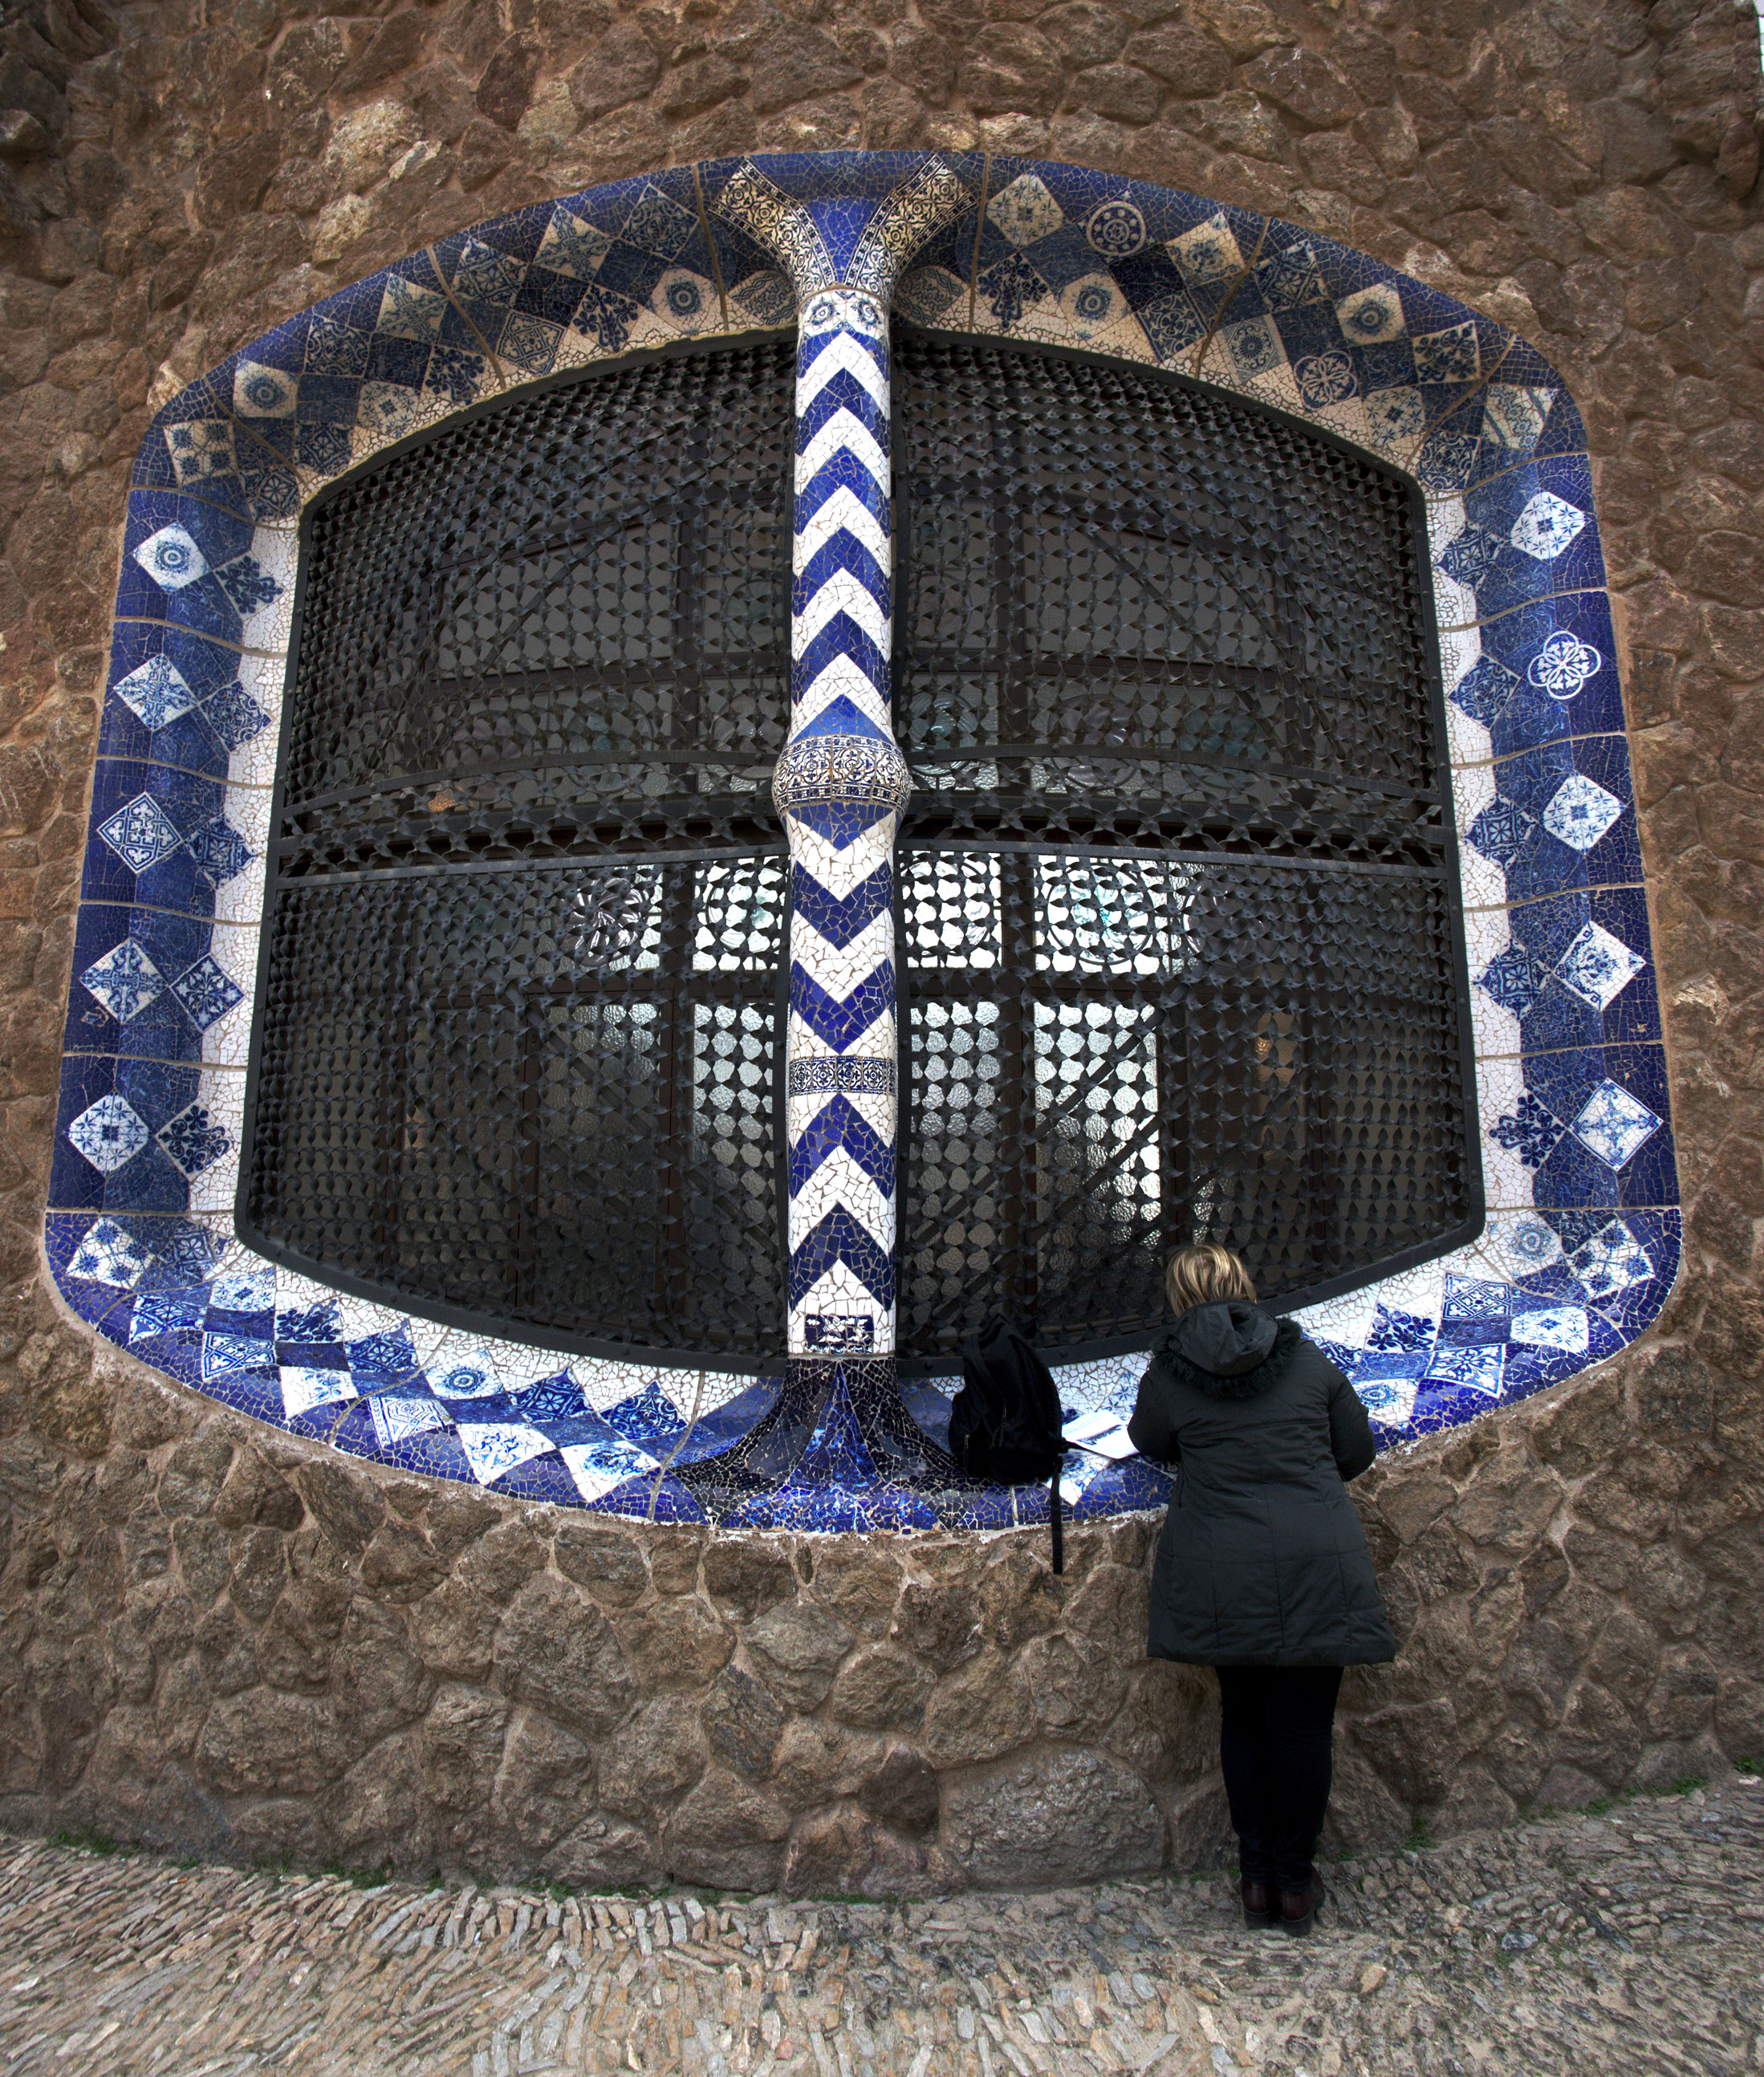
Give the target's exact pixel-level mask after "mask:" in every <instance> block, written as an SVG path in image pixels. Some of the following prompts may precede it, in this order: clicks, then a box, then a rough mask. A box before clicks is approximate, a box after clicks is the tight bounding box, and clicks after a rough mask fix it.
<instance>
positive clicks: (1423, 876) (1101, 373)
mask: <svg viewBox="0 0 1764 2077" xmlns="http://www.w3.org/2000/svg"><path fill="white" fill-rule="evenodd" d="M791 371H792V352H791V349H790V348H789V347H788V345H784V344H768V345H761V346H746V347H733V348H729V347H725V348H716V349H713V350H709V351H705V350H697V351H694V352H689V353H684V354H681V355H680V356H676V357H668V358H662V359H651V360H646V361H645V362H643V364H632V365H629V366H626V367H625V368H618V369H614V370H613V371H611V372H609V373H595V374H592V375H589V376H587V377H580V378H576V379H575V380H573V381H571V382H569V383H568V384H567V385H563V386H560V387H557V388H554V389H551V390H549V391H547V392H543V393H526V394H524V395H522V397H520V398H517V399H515V400H514V401H512V402H508V403H505V404H501V405H497V406H493V407H490V408H489V409H488V410H485V411H483V412H482V413H481V414H475V415H473V416H472V417H470V418H468V419H466V420H464V421H463V422H455V423H454V424H453V425H452V426H451V427H449V428H448V429H447V430H446V431H443V432H442V433H441V434H439V435H437V436H436V437H435V438H434V439H431V440H430V441H428V442H427V443H425V444H422V445H419V446H417V447H413V448H411V449H410V450H409V451H408V452H405V453H403V454H401V455H398V456H394V457H393V458H392V459H391V460H387V461H385V462H384V463H381V464H378V465H377V466H376V467H375V468H373V469H372V471H371V472H368V473H367V474H365V475H364V476H362V477H358V478H356V479H355V480H353V481H351V482H349V483H348V484H347V485H344V486H343V488H342V489H340V490H339V491H338V492H337V493H335V494H333V495H332V496H331V497H329V498H328V499H327V501H326V502H324V503H323V504H322V506H320V508H319V509H318V511H317V513H316V514H314V517H313V518H311V519H310V522H309V524H308V531H307V536H306V554H305V560H304V577H303V591H302V608H301V612H300V616H299V622H298V626H297V651H296V661H295V665H294V669H293V680H292V687H291V699H290V703H289V704H290V718H289V725H288V738H287V743H286V746H285V752H284V765H283V775H282V794H281V823H280V828H279V835H278V839H277V847H276V852H275V859H274V874H273V882H272V891H271V897H270V900H271V909H270V927H269V931H268V951H267V955H266V959H267V966H266V982H265V985H264V989H263V991H262V994H261V999H260V1012H259V1015H260V1026H259V1031H258V1037H257V1044H256V1051H255V1055H254V1060H255V1066H254V1075H253V1086H252V1095H251V1097H250V1098H249V1100H248V1113H249V1115H248V1147H247V1150H246V1159H245V1160H244V1163H243V1168H242V1176H241V1185H240V1204H239V1212H240V1216H241V1219H242V1222H243V1227H244V1230H246V1231H247V1232H248V1234H250V1236H251V1237H252V1238H253V1239H254V1240H255V1241H256V1242H257V1244H258V1245H260V1246H261V1247H264V1249H265V1250H266V1251H268V1252H269V1253H271V1254H272V1255H277V1257H279V1258H280V1259H284V1260H286V1261H289V1262H290V1263H294V1264H296V1265H297V1266H300V1267H306V1268H308V1269H309V1270H310V1272H312V1273H313V1274H314V1275H316V1276H320V1277H324V1278H328V1279H330V1280H333V1281H337V1282H340V1283H343V1284H344V1285H346V1286H347V1287H352V1288H359V1289H361V1290H364V1291H368V1292H373V1293H375V1294H377V1295H380V1296H383V1297H387V1298H389V1299H393V1300H396V1301H398V1302H400V1303H401V1304H404V1305H409V1306H413V1307H414V1308H415V1309H418V1310H421V1311H427V1312H431V1313H438V1314H439V1315H441V1316H443V1317H468V1318H471V1319H473V1320H477V1321H481V1322H483V1323H484V1324H485V1326H486V1327H487V1328H489V1329H500V1330H504V1331H512V1332H514V1333H515V1334H529V1335H532V1336H534V1337H535V1338H536V1337H538V1336H539V1335H542V1334H543V1337H544V1338H546V1339H547V1340H549V1341H551V1342H561V1343H564V1344H565V1345H572V1346H581V1347H589V1348H604V1349H608V1350H617V1351H627V1350H629V1351H635V1350H639V1349H647V1350H653V1351H657V1352H659V1353H664V1354H668V1355H673V1356H675V1357H676V1358H680V1357H690V1356H692V1355H703V1356H706V1357H709V1358H711V1359H714V1360H716V1361H718V1362H720V1363H733V1364H737V1365H738V1364H742V1363H762V1362H764V1361H766V1360H767V1359H768V1358H770V1357H771V1356H772V1355H775V1354H776V1351H777V1350H778V1348H779V1346H780V1341H781V1337H782V1323H783V1320H784V1239H783V1228H782V1213H781V1209H780V1191H781V1188H782V1183H781V1164H780V1158H779V1146H778V1141H779V1134H780V1118H781V1106H782V1097H781V1095H780V1084H781V1079H782V1061H781V1058H780V1055H781V1053H782V1050H783V1049H782V1041H781V1034H782V1023H781V1015H782V1013H781V1009H780V1000H781V998H780V989H781V978H780V969H781V966H782V964H783V959H784V944H785V941H786V938H785V934H786V930H787V916H786V901H787V888H788V880H787V871H786V862H785V858H784V843H783V839H782V836H781V834H780V830H779V828H778V825H777V822H776V817H775V815H774V814H773V813H772V807H771V802H770V799H769V786H770V780H771V772H772V763H773V761H774V760H775V759H776V755H777V753H778V751H779V750H780V747H781V746H782V743H783V741H784V730H785V725H786V719H787V706H788V647H789V645H788V561H789V538H790V535H789V494H790V493H789V480H788V464H789V456H790V448H791V435H792V427H791V410H790V385H791ZM894 441H895V466H896V479H897V481H896V488H897V506H896V513H895V528H896V554H897V610H896V691H895V713H896V727H897V733H898V735H899V737H900V739H901V745H902V747H903V748H904V749H905V752H906V754H907V756H908V758H909V762H910V764H911V765H912V768H913V781H914V787H915V793H914V798H913V805H912V807H911V809H910V810H909V815H908V818H907V822H906V826H905V830H904V832H903V835H902V839H901V851H900V856H899V868H900V871H899V920H900V924H901V965H902V969H903V971H902V1009H903V1024H902V1061H903V1070H904V1087H905V1093H906V1099H907V1101H906V1105H905V1118H904V1122H903V1143H904V1147H903V1151H904V1153H905V1162H904V1164H903V1168H902V1176H901V1213H900V1216H901V1247H900V1307H901V1345H902V1349H903V1351H904V1353H905V1355H906V1356H907V1357H908V1358H909V1359H912V1360H914V1361H916V1362H917V1363H920V1364H922V1365H938V1364H939V1363H940V1358H942V1357H946V1355H947V1352H948V1351H950V1350H951V1348H952V1347H953V1345H954V1343H955V1340H956V1339H957V1338H958V1337H959V1335H960V1334H963V1333H966V1332H970V1331H971V1330H972V1329H973V1328H974V1327H975V1326H977V1324H978V1323H979V1321H980V1319H981V1318H982V1317H984V1314H985V1313H986V1312H987V1311H988V1310H990V1309H994V1308H1003V1309H1006V1310H1008V1311H1009V1312H1012V1313H1014V1314H1016V1315H1017V1317H1021V1318H1023V1319H1025V1320H1026V1321H1028V1322H1030V1324H1031V1325H1032V1326H1034V1328H1035V1330H1037V1331H1038V1334H1040V1336H1041V1338H1042V1339H1043V1340H1044V1341H1045V1342H1047V1343H1048V1344H1049V1345H1050V1346H1051V1347H1059V1348H1062V1349H1065V1350H1078V1349H1080V1348H1083V1347H1101V1346H1104V1345H1106V1344H1108V1343H1109V1342H1114V1343H1117V1344H1119V1343H1121V1342H1130V1341H1132V1340H1134V1339H1135V1338H1143V1337H1144V1336H1145V1335H1146V1334H1147V1333H1148V1332H1150V1331H1151V1330H1154V1329H1155V1326H1157V1324H1158V1322H1159V1316H1160V1313H1161V1310H1162V1297H1161V1286H1160V1276H1159V1265H1160V1262H1161V1258H1162V1255H1163V1253H1164V1252H1165V1251H1167V1248H1168V1247H1170V1246H1171V1244H1173V1243H1174V1242H1175V1241H1176V1240H1178V1239H1180V1238H1187V1237H1188V1236H1190V1235H1216V1236H1218V1237H1220V1238H1228V1239H1229V1240H1231V1241H1232V1242H1234V1244H1236V1245H1238V1246H1241V1247H1244V1249H1245V1250H1246V1252H1247V1253H1248V1255H1250V1259H1251V1260H1252V1262H1253V1263H1254V1266H1255V1267H1256V1269H1257V1271H1258V1273H1259V1275H1260V1276H1261V1277H1262V1278H1263V1280H1264V1282H1265V1284H1266V1287H1267V1289H1268V1291H1269V1292H1271V1293H1273V1294H1288V1295H1291V1294H1296V1293H1297V1292H1300V1291H1305V1292H1310V1291H1321V1290H1322V1289H1325V1288H1329V1287H1330V1286H1331V1285H1332V1284H1342V1283H1343V1282H1346V1281H1358V1280H1363V1279H1365V1278H1367V1277H1368V1276H1371V1275H1372V1274H1374V1273H1376V1272H1379V1271H1380V1270H1387V1269H1388V1268H1390V1267H1392V1266H1394V1265H1396V1264H1397V1263H1400V1262H1402V1261H1404V1260H1405V1259H1417V1258H1418V1257H1420V1256H1421V1255H1428V1254H1432V1253H1434V1252H1437V1251H1438V1250H1439V1249H1440V1248H1442V1247H1445V1246H1446V1245H1449V1244H1450V1242H1452V1241H1453V1240H1454V1239H1455V1238H1458V1236H1459V1235H1460V1234H1462V1231H1463V1230H1464V1229H1465V1226H1466V1224H1467V1221H1468V1219H1469V1218H1470V1217H1471V1213H1473V1212H1474V1211H1475V1209H1477V1207H1476V1206H1475V1204H1474V1203H1473V1197H1474V1193H1475V1162H1474V1159H1473V1156H1472V1154H1471V1137H1470V1130H1469V1123H1468V1118H1469V1113H1468V1110H1467V1073H1468V1069H1467V1052H1466V1050H1465V1039H1466V1036H1467V1034H1466V1032H1465V1030H1464V1026H1463V1020H1462V1009H1461V1003H1460V997H1459V993H1458V986H1457V979H1456V976H1457V975H1458V971H1459V969H1460V967H1461V955H1456V954H1455V953H1454V911H1453V894H1452V880H1451V875H1450V859H1449V856H1448V851H1447V844H1448V839H1447V834H1446V811H1445V792H1444V776H1443V764H1442V743H1441V741H1440V738H1439V735H1438V733H1437V702H1436V698H1435V695H1434V692H1433V676H1432V672H1431V670H1430V668H1429V659H1428V655H1427V650H1426V643H1425V636H1424V633H1423V629H1424V625H1425V599H1424V597H1423V594H1422V591H1421V573H1420V565H1419V562H1418V559H1417V552H1416V528H1417V524H1418V521H1417V514H1416V511H1415V509H1414V506H1413V505H1412V501H1411V496H1410V493H1408V491H1407V489H1405V488H1404V485H1402V484H1401V483H1400V481H1399V480H1398V479H1396V477H1393V476H1392V475H1390V474H1388V473H1387V472H1383V471H1382V470H1380V469H1379V468H1378V467H1377V466H1376V465H1375V464H1373V463H1371V462H1370V461H1368V460H1365V459H1363V458H1360V457H1357V456H1352V455H1350V454H1348V453H1346V452H1344V451H1341V450H1338V449H1337V448H1336V447H1333V446H1332V445H1330V444H1329V443H1327V442H1326V441H1325V440H1323V439H1320V438H1319V437H1318V436H1317V435H1316V434H1314V433H1312V432H1309V431H1304V430H1303V429H1300V428H1298V427H1294V426H1292V425H1291V424H1289V423H1288V422H1285V421H1283V420H1282V419H1280V418H1277V417H1275V416H1273V415H1271V414H1263V413H1259V412H1257V411H1255V410H1252V409H1250V408H1248V407H1246V406H1242V405H1241V404H1238V403H1233V402H1228V401H1225V400H1224V399H1222V398H1217V397H1215V396H1213V395H1211V394H1209V393H1201V392H1200V391H1197V390H1194V389H1188V388H1184V387H1183V386H1181V385H1179V384H1178V383H1177V382H1175V381H1173V380H1172V379H1171V378H1169V377H1164V376H1161V375H1159V374H1156V373H1151V372H1149V371H1143V370H1140V369H1137V368H1129V367H1125V366H1115V365H1111V364H1098V363H1096V362H1092V361H1088V360H1080V359H1079V358H1076V357H1074V356H1062V355H1058V354H1054V353H1048V352H1038V351H1034V350H1030V349H1027V348H1018V347H1014V346H985V345H971V344H968V343H953V342H947V341H943V340H940V339H935V338H934V337H931V336H929V335H922V334H915V333H913V332H911V331H908V330H906V329H905V327H901V328H900V329H899V330H898V331H897V340H896V357H895V395H894Z"/></svg>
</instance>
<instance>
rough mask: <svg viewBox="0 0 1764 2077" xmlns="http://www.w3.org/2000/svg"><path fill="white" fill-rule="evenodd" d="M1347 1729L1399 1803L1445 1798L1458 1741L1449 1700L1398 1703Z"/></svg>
mask: <svg viewBox="0 0 1764 2077" xmlns="http://www.w3.org/2000/svg"><path fill="white" fill-rule="evenodd" d="M1350 1731H1351V1735H1352V1737H1353V1739H1354V1743H1355V1745H1356V1746H1358V1749H1359V1750H1360V1751H1361V1752H1362V1753H1363V1754H1364V1755H1365V1757H1366V1758H1367V1760H1368V1761H1369V1762H1370V1763H1371V1766H1372V1767H1373V1768H1374V1769H1375V1771H1377V1773H1378V1774H1379V1776H1380V1777H1381V1778H1382V1779H1383V1780H1385V1781H1387V1782H1388V1783H1389V1784H1390V1785H1391V1787H1392V1788H1393V1789H1394V1790H1395V1791H1396V1793H1397V1794H1398V1795H1399V1796H1401V1797H1402V1798H1403V1799H1404V1801H1406V1802H1408V1803H1409V1804H1433V1803H1437V1802H1438V1801H1439V1800H1440V1799H1441V1797H1442V1796H1443V1795H1444V1794H1445V1792H1446V1784H1447V1782H1448V1781H1449V1779H1450V1774H1451V1770H1452V1767H1453V1764H1454V1762H1455V1760H1456V1759H1457V1758H1458V1754H1459V1751H1460V1750H1461V1748H1462V1739H1461V1738H1460V1735H1459V1733H1458V1724H1457V1718H1456V1717H1455V1715H1454V1712H1453V1709H1452V1706H1451V1704H1450V1702H1449V1701H1446V1700H1433V1701H1426V1702H1411V1703H1398V1704H1394V1705H1393V1706H1392V1707H1391V1708H1389V1709H1380V1710H1378V1711H1377V1712H1375V1713H1374V1714H1373V1715H1371V1716H1368V1717H1355V1718H1354V1719H1352V1720H1351V1724H1350Z"/></svg>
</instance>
